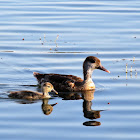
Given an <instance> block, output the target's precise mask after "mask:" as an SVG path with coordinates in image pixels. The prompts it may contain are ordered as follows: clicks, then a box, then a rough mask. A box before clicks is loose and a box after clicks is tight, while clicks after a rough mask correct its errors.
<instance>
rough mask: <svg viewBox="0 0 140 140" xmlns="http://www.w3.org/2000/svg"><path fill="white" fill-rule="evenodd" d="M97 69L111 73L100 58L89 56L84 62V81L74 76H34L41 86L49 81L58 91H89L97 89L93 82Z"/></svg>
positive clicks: (50, 74) (51, 74)
mask: <svg viewBox="0 0 140 140" xmlns="http://www.w3.org/2000/svg"><path fill="white" fill-rule="evenodd" d="M95 69H99V70H102V71H105V72H108V73H110V71H109V70H107V69H106V68H104V67H103V66H102V64H101V61H100V59H99V58H97V57H95V56H88V57H87V58H86V59H85V60H84V62H83V77H84V78H83V79H82V78H80V77H77V76H74V75H64V74H54V73H49V74H40V73H38V72H33V75H34V77H35V78H36V79H37V81H38V84H39V85H41V83H42V82H43V81H47V82H50V83H52V84H53V85H54V88H55V89H56V90H57V91H62V92H73V91H74V92H77V91H89V90H94V89H95V84H94V82H93V80H92V73H93V71H94V70H95Z"/></svg>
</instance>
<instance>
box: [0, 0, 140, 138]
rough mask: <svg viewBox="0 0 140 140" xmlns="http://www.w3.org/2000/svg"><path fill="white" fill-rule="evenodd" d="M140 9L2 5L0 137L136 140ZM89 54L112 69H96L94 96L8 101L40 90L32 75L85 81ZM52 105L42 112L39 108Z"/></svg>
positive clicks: (126, 4)
mask: <svg viewBox="0 0 140 140" xmlns="http://www.w3.org/2000/svg"><path fill="white" fill-rule="evenodd" d="M139 4H140V2H139V1H138V0H133V1H132V0H127V1H125V0H121V1H120V0H119V1H118V0H100V1H97V0H96V1H90V0H87V1H85V0H82V1H81V0H77V1H63V0H62V1H59V0H54V1H49V0H48V1H46V0H34V1H33V0H22V1H21V0H12V1H10V0H0V68H1V70H0V89H1V91H0V124H1V125H0V137H1V139H7V140H8V139H10V140H11V139H20V140H22V139H23V140H25V139H26V140H31V139H57V140H58V139H96V140H103V139H104V140H108V139H109V140H111V139H113V140H114V139H117V140H124V139H127V140H128V139H130V140H131V139H132V140H136V139H140V133H139V129H140V102H139V100H140V95H139V90H140V87H139V83H140V77H139V72H140V63H139V61H140V55H139V54H140V47H139V44H140V36H139V33H140V24H139V23H140V20H139V19H140V8H139ZM57 35H59V37H58V38H57ZM90 55H92V56H96V57H98V58H99V59H100V60H101V62H102V65H103V66H104V67H106V68H107V69H108V70H110V71H111V73H110V74H108V73H105V72H103V71H99V70H95V71H94V73H93V80H94V82H95V84H96V90H95V92H94V93H87V94H86V95H85V94H81V93H59V96H56V95H54V94H51V95H52V98H51V99H49V101H46V102H45V103H46V104H44V101H42V100H39V101H32V102H30V101H26V100H13V99H9V98H8V96H7V95H8V92H9V91H14V90H26V89H27V90H33V91H37V90H38V89H37V87H36V86H29V85H37V82H36V80H35V78H34V77H33V75H32V73H33V72H34V71H37V72H41V73H50V72H51V73H62V74H73V75H77V76H79V77H83V75H82V63H83V61H84V59H85V58H86V57H87V56H90ZM134 57H135V60H134ZM133 60H134V61H133ZM126 63H127V64H128V73H127V74H126V73H125V68H126ZM131 66H132V72H130V68H131ZM24 85H26V86H24ZM55 103H58V104H56V105H55V106H53V111H52V112H50V114H48V115H45V114H44V113H45V110H43V109H42V108H43V106H47V107H50V108H52V107H51V106H52V104H55ZM46 113H47V112H46Z"/></svg>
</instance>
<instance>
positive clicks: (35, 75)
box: [33, 72, 44, 84]
mask: <svg viewBox="0 0 140 140" xmlns="http://www.w3.org/2000/svg"><path fill="white" fill-rule="evenodd" d="M33 75H34V77H35V78H36V79H37V81H38V83H39V84H41V82H42V79H44V78H43V74H40V73H38V72H33Z"/></svg>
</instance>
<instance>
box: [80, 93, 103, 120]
mask: <svg viewBox="0 0 140 140" xmlns="http://www.w3.org/2000/svg"><path fill="white" fill-rule="evenodd" d="M82 95H83V100H84V102H83V113H84V117H85V118H88V119H98V118H100V117H101V115H100V110H92V109H91V106H92V100H93V99H94V91H88V92H85V93H83V94H82Z"/></svg>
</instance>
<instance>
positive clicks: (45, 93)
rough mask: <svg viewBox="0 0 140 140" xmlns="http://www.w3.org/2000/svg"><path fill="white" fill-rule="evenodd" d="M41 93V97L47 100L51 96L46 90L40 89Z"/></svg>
mask: <svg viewBox="0 0 140 140" xmlns="http://www.w3.org/2000/svg"><path fill="white" fill-rule="evenodd" d="M42 92H43V96H44V97H47V98H49V97H51V96H50V95H49V91H48V90H47V89H46V88H43V89H42Z"/></svg>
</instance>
